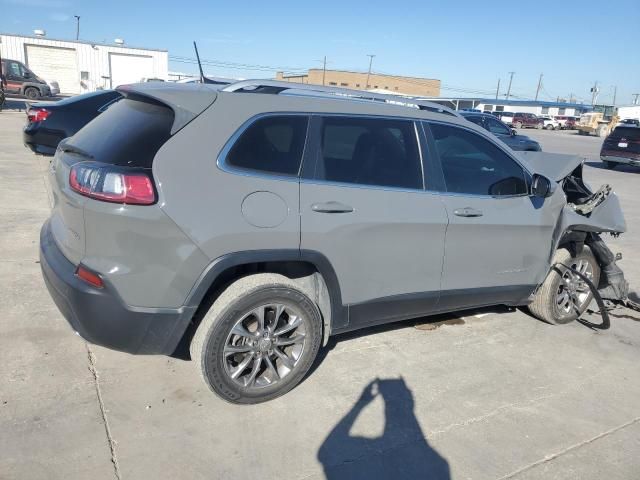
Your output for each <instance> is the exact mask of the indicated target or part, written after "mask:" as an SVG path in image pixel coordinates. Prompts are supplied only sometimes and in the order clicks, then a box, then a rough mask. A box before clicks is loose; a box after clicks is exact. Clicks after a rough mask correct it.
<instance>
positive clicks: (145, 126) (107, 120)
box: [68, 98, 173, 168]
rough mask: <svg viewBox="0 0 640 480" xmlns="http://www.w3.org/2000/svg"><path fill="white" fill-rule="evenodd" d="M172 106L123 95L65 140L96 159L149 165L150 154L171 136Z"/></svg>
mask: <svg viewBox="0 0 640 480" xmlns="http://www.w3.org/2000/svg"><path fill="white" fill-rule="evenodd" d="M172 125H173V110H171V109H170V108H168V107H165V106H163V105H160V104H157V103H152V102H148V101H145V100H136V99H131V98H125V99H123V100H121V101H119V102H117V103H115V104H113V106H111V108H109V109H107V111H105V112H104V113H102V114H100V115H98V116H97V117H96V118H95V119H93V120H92V121H91V122H89V123H88V124H87V125H85V126H84V127H83V128H82V129H81V130H80V131H79V132H78V133H76V134H75V135H74V136H73V137H71V138H70V139H69V141H68V143H69V144H70V145H72V146H75V147H78V148H79V149H81V150H84V151H86V152H88V153H89V154H91V155H92V156H93V159H94V160H95V161H97V162H102V163H109V164H112V165H120V166H131V167H141V168H151V164H152V162H153V158H154V157H155V155H156V153H157V152H158V150H159V149H160V147H161V146H162V145H164V143H165V142H166V141H167V140H168V139H169V137H170V136H171V133H170V132H171V126H172Z"/></svg>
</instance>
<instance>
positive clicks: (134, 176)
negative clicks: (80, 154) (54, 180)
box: [69, 163, 156, 205]
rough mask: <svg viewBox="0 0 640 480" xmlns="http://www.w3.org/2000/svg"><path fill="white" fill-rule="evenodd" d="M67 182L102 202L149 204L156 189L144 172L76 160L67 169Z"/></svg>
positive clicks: (153, 200)
mask: <svg viewBox="0 0 640 480" xmlns="http://www.w3.org/2000/svg"><path fill="white" fill-rule="evenodd" d="M69 185H70V186H71V188H72V189H73V190H75V191H76V192H78V193H79V194H80V195H84V196H85V197H89V198H93V199H96V200H102V201H104V202H113V203H126V204H130V205H151V204H152V203H155V202H156V193H155V190H154V188H153V181H152V180H151V177H150V176H149V175H147V174H146V173H144V172H126V171H123V170H122V169H118V168H117V167H113V166H109V165H107V166H105V165H103V164H93V163H76V164H75V165H74V166H73V167H71V172H70V173H69Z"/></svg>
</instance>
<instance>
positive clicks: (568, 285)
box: [556, 259, 593, 315]
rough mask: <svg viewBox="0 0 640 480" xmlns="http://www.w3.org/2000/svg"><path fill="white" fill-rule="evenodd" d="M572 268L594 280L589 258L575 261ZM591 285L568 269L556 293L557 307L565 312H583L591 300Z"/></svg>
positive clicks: (562, 312)
mask: <svg viewBox="0 0 640 480" xmlns="http://www.w3.org/2000/svg"><path fill="white" fill-rule="evenodd" d="M571 268H572V269H574V270H577V271H578V272H580V273H582V274H583V275H584V276H585V277H587V278H588V279H589V280H593V266H592V265H591V263H590V262H589V261H587V260H584V259H580V260H577V261H574V262H573V264H572V265H571ZM589 293H590V291H589V286H588V285H587V282H585V281H584V280H582V279H581V278H580V277H578V275H576V274H575V273H573V272H572V271H571V270H569V269H567V270H566V271H565V272H564V274H563V275H562V278H561V279H560V285H559V286H558V292H557V294H556V308H557V309H558V311H559V312H560V313H561V314H563V315H566V314H570V313H572V312H574V311H577V312H582V310H583V308H584V307H586V305H585V303H586V302H587V301H588V300H589Z"/></svg>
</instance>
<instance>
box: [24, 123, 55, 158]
mask: <svg viewBox="0 0 640 480" xmlns="http://www.w3.org/2000/svg"><path fill="white" fill-rule="evenodd" d="M63 138H64V135H63V134H62V133H55V131H47V132H44V131H42V129H40V128H39V127H37V126H34V125H33V124H28V125H27V126H26V127H25V128H24V130H23V131H22V141H23V142H24V146H25V147H27V148H29V149H30V150H31V151H32V152H34V153H38V154H40V155H55V153H56V149H57V148H58V144H59V143H60V142H61V141H62V139H63Z"/></svg>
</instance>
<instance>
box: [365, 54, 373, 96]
mask: <svg viewBox="0 0 640 480" xmlns="http://www.w3.org/2000/svg"><path fill="white" fill-rule="evenodd" d="M367 57H369V71H368V72H367V83H365V84H364V89H365V90H366V89H367V88H369V77H370V76H371V65H372V64H373V57H375V55H371V54H368V55H367Z"/></svg>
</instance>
